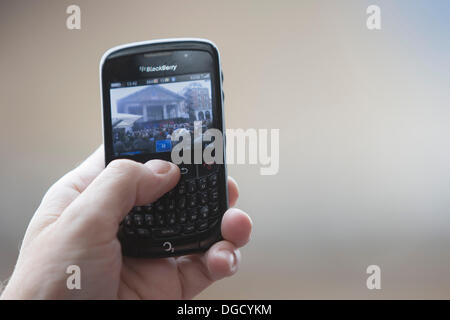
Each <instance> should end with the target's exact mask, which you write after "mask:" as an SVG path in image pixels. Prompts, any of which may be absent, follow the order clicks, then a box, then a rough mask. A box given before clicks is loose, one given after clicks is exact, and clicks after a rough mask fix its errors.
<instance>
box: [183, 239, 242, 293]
mask: <svg viewBox="0 0 450 320" xmlns="http://www.w3.org/2000/svg"><path fill="white" fill-rule="evenodd" d="M240 261H241V253H240V251H239V249H238V248H236V247H235V246H234V245H233V244H232V243H231V242H229V241H226V240H223V241H220V242H217V243H215V244H214V245H213V246H212V247H211V248H209V250H208V251H207V252H206V253H205V254H197V255H189V256H184V257H180V258H178V259H177V264H178V270H179V272H180V280H181V286H182V288H183V290H182V291H183V297H182V298H183V299H191V298H193V297H195V296H196V295H197V294H199V293H200V292H202V291H203V290H205V289H206V288H207V287H208V286H210V285H211V284H212V283H213V282H214V281H217V280H220V279H222V278H224V277H229V276H231V275H233V274H234V273H236V271H237V270H238V268H239V264H240Z"/></svg>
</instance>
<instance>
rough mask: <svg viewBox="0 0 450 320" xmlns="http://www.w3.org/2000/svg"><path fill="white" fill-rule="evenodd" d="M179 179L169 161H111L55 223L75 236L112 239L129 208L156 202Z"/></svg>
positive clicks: (177, 173)
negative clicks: (97, 236)
mask: <svg viewBox="0 0 450 320" xmlns="http://www.w3.org/2000/svg"><path fill="white" fill-rule="evenodd" d="M179 178H180V170H179V168H178V166H176V165H175V164H173V163H171V162H167V161H163V160H151V161H148V162H147V163H145V164H142V163H138V162H135V161H132V160H125V159H120V160H115V161H112V162H111V163H110V164H109V165H108V166H107V167H106V169H105V170H103V171H102V172H101V173H100V175H98V176H97V177H96V178H95V179H94V181H93V182H92V183H91V184H90V185H89V186H88V187H87V188H86V190H84V191H83V192H82V193H81V195H80V196H79V197H78V198H77V199H76V200H74V201H73V202H72V203H71V204H70V205H69V206H68V207H67V208H66V210H64V212H63V213H62V215H61V216H60V218H59V219H58V220H59V221H58V222H59V224H62V225H64V228H66V229H65V232H68V233H70V231H73V232H75V233H76V234H77V235H78V236H81V235H82V236H83V237H86V236H87V237H89V236H90V235H100V234H101V235H102V237H107V239H103V240H109V239H112V238H115V237H116V234H117V230H118V226H119V223H120V221H122V219H123V218H124V217H125V216H126V215H127V214H128V212H129V211H130V210H131V208H132V207H133V206H135V205H145V204H148V203H151V202H154V201H156V200H157V199H158V198H160V197H161V196H163V195H164V194H165V193H166V192H168V191H170V190H171V189H172V188H174V187H175V185H176V184H177V182H178V180H179ZM97 240H100V239H97Z"/></svg>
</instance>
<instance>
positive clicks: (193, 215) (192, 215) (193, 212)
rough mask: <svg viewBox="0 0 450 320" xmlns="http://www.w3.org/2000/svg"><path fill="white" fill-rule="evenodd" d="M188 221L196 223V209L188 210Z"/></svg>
mask: <svg viewBox="0 0 450 320" xmlns="http://www.w3.org/2000/svg"><path fill="white" fill-rule="evenodd" d="M188 217H189V221H196V220H197V219H198V210H197V208H192V209H189V210H188Z"/></svg>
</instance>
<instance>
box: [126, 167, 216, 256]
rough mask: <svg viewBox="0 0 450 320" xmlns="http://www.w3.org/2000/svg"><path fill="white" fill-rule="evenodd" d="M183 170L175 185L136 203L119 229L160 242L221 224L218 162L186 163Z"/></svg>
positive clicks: (138, 238) (197, 232)
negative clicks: (152, 198) (154, 198)
mask: <svg viewBox="0 0 450 320" xmlns="http://www.w3.org/2000/svg"><path fill="white" fill-rule="evenodd" d="M180 171H181V178H180V181H179V183H178V184H177V186H176V187H175V188H174V189H172V190H171V191H169V192H168V193H166V194H165V195H164V196H163V197H161V198H160V199H158V200H157V201H155V202H153V203H150V204H148V205H145V206H136V207H134V208H133V209H132V210H131V212H130V213H129V214H128V215H127V216H126V217H125V219H124V220H123V221H122V223H121V226H120V231H119V232H121V233H122V234H123V236H125V238H126V239H127V240H128V239H129V240H140V239H142V240H154V242H153V243H154V245H155V246H157V245H158V244H160V243H162V244H165V243H167V242H162V241H165V240H170V239H176V240H177V241H178V242H180V240H183V239H188V238H192V237H193V236H197V235H199V234H203V233H207V232H208V231H209V230H212V229H215V228H216V227H217V226H218V225H219V224H220V221H221V216H222V214H223V212H222V211H223V210H221V204H220V200H221V199H219V195H220V193H219V185H218V181H219V172H218V168H217V166H216V165H205V164H203V165H183V166H180ZM166 251H167V250H166Z"/></svg>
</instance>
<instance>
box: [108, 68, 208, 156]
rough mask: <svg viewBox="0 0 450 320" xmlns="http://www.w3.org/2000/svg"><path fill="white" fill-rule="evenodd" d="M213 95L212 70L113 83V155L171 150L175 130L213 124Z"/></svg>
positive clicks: (111, 95)
mask: <svg viewBox="0 0 450 320" xmlns="http://www.w3.org/2000/svg"><path fill="white" fill-rule="evenodd" d="M211 95H212V93H211V74H210V73H198V74H185V75H176V76H171V77H161V78H149V79H139V80H135V81H126V82H114V83H111V84H110V101H111V124H112V136H113V153H114V156H116V157H120V156H132V155H138V154H152V153H159V152H170V151H171V150H172V148H173V143H174V142H173V141H172V134H173V133H174V131H175V130H187V131H188V132H189V133H190V134H191V136H193V131H194V122H195V121H200V122H201V126H202V130H203V131H204V130H207V129H209V128H211V127H212V124H213V112H212V96H211ZM196 124H197V125H198V122H197V123H196Z"/></svg>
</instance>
